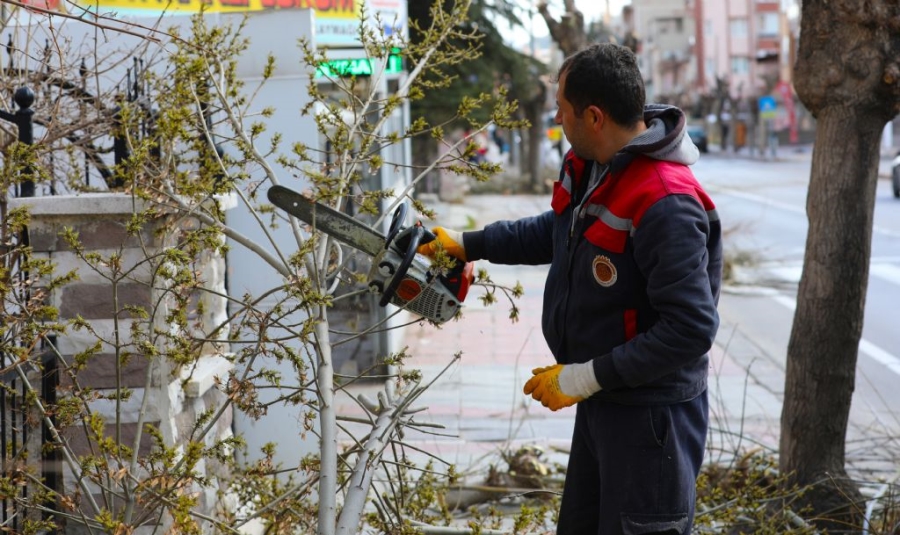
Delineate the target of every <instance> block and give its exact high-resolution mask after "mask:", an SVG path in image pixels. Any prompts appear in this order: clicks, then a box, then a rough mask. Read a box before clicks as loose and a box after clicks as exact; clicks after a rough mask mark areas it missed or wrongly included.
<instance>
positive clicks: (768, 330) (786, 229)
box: [693, 154, 900, 456]
mask: <svg viewBox="0 0 900 535" xmlns="http://www.w3.org/2000/svg"><path fill="white" fill-rule="evenodd" d="M693 169H694V173H695V174H696V176H697V177H698V179H699V180H700V181H701V183H702V184H703V185H704V187H705V188H706V189H707V190H708V191H709V192H710V194H711V195H712V197H713V199H714V201H715V202H716V204H717V207H718V210H719V213H720V216H721V218H722V221H723V224H724V229H725V232H726V240H725V243H726V255H727V256H728V257H729V258H731V259H732V260H734V261H735V262H736V263H737V264H738V269H737V271H736V280H735V284H732V285H731V286H730V287H729V288H728V290H727V291H726V292H725V293H724V294H723V296H722V299H721V302H720V306H719V310H720V314H721V316H722V322H723V328H725V329H733V330H734V331H735V332H739V333H740V334H741V335H742V336H741V338H742V339H744V340H746V341H747V343H750V344H753V345H754V349H755V352H756V353H755V354H756V355H758V356H761V358H762V360H765V361H767V362H766V363H767V364H769V365H771V366H772V367H773V368H777V369H780V370H782V373H783V369H784V363H785V358H786V353H787V343H788V339H789V336H790V329H791V323H792V321H793V310H794V307H795V303H796V297H797V283H798V282H799V279H800V272H801V266H802V260H803V252H804V246H805V242H806V231H807V221H806V212H805V205H806V193H807V186H808V182H809V169H810V161H809V155H808V154H806V155H798V154H788V155H786V157H785V159H783V160H780V161H760V160H750V159H735V158H724V157H718V156H712V157H708V158H704V159H703V160H702V161H701V162H699V163H698V164H696V165H695V166H694V168H693ZM897 303H900V199H895V198H894V197H893V195H892V192H891V190H890V183H889V181H888V180H885V179H881V180H879V184H878V192H877V199H876V207H875V227H874V232H873V248H872V263H871V270H870V274H869V287H868V295H867V299H866V310H865V326H864V329H863V339H862V341H861V343H860V352H859V359H858V367H857V383H856V391H855V393H854V399H853V405H852V408H851V425H850V432H849V436H848V456H852V453H849V452H851V450H852V449H853V448H854V447H858V448H859V449H860V451H863V450H865V451H867V452H869V451H870V449H869V448H870V447H871V445H872V444H873V443H874V442H878V444H879V445H880V447H885V448H888V449H891V450H892V451H897V449H898V447H900V439H898V438H895V437H900V388H898V386H900V307H898V306H897ZM763 380H764V381H768V382H767V384H766V386H767V388H769V389H771V391H772V392H773V393H775V394H777V395H780V394H781V393H782V392H783V389H784V385H783V375H781V376H779V374H770V375H769V376H766V377H763ZM876 437H877V438H876ZM867 455H868V453H867Z"/></svg>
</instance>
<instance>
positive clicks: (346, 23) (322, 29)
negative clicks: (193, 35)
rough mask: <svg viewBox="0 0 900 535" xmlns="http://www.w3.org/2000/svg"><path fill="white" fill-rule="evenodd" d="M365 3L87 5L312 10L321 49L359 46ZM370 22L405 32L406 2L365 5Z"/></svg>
mask: <svg viewBox="0 0 900 535" xmlns="http://www.w3.org/2000/svg"><path fill="white" fill-rule="evenodd" d="M364 2H366V0H94V1H90V0H88V1H86V2H84V3H83V4H84V5H90V6H95V7H97V8H99V9H100V10H101V11H113V10H122V11H138V12H143V13H146V12H148V11H149V12H154V13H158V12H162V11H166V12H173V13H197V12H199V11H200V10H201V9H202V8H204V7H205V9H206V12H207V13H236V12H249V11H267V10H273V9H312V10H313V11H315V14H316V44H317V45H319V46H354V45H359V41H358V33H359V22H360V8H361V7H362V4H363V3H364ZM366 13H367V15H368V16H367V19H368V20H369V22H374V21H375V16H376V14H377V15H378V19H379V20H380V21H381V24H380V25H381V29H382V32H383V33H384V34H385V35H391V34H393V33H395V32H400V33H402V34H405V33H406V3H405V2H404V1H402V0H369V1H368V2H366Z"/></svg>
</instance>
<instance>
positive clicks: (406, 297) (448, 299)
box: [369, 247, 460, 323]
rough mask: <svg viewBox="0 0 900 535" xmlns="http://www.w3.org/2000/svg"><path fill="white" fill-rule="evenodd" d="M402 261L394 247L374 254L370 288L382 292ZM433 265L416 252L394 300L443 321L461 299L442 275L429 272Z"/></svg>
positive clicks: (398, 303) (456, 308)
mask: <svg viewBox="0 0 900 535" xmlns="http://www.w3.org/2000/svg"><path fill="white" fill-rule="evenodd" d="M402 261H403V255H401V254H400V253H399V252H398V251H397V250H395V249H394V247H389V248H388V249H387V250H385V251H383V252H382V253H381V254H379V255H378V256H377V257H375V259H374V261H373V262H372V269H371V270H370V271H369V289H370V290H372V291H373V292H375V293H378V294H381V293H383V292H384V289H385V288H387V287H388V285H389V284H390V283H391V281H392V279H393V277H394V274H395V273H396V272H397V267H398V266H399V265H400V263H401V262H402ZM430 265H431V263H430V261H429V260H428V259H427V258H426V257H424V256H422V255H419V254H417V255H416V256H415V258H414V259H413V261H412V264H411V265H410V266H409V269H408V270H407V272H406V275H405V276H404V277H403V280H402V281H400V284H399V286H397V291H396V292H395V293H394V295H393V296H392V297H391V304H392V305H395V306H398V307H401V308H405V309H406V310H409V311H410V312H413V313H415V314H418V315H420V316H423V317H425V318H426V319H429V320H431V321H433V322H435V323H444V322H446V321H448V320H450V319H451V318H453V317H454V316H456V313H457V311H458V310H459V307H460V303H459V299H457V297H456V295H454V294H453V292H452V291H451V290H450V289H449V288H447V287H446V286H445V285H444V284H443V283H442V282H441V281H440V279H439V277H434V276H433V275H431V274H430V273H429V271H428V269H429V267H430Z"/></svg>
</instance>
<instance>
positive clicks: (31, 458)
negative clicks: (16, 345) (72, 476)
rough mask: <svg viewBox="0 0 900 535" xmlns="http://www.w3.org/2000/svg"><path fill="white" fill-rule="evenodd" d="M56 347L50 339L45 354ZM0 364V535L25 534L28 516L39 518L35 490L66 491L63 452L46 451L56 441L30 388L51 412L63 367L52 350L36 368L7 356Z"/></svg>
mask: <svg viewBox="0 0 900 535" xmlns="http://www.w3.org/2000/svg"><path fill="white" fill-rule="evenodd" d="M52 344H53V341H52V340H50V341H48V345H47V348H45V349H50V348H51V347H50V346H51V345H52ZM0 361H2V365H3V370H4V372H3V373H2V374H0V449H2V452H3V455H2V456H0V477H2V478H4V484H3V485H2V486H0V488H2V491H0V531H2V532H3V533H13V534H16V533H23V532H24V528H25V522H26V519H27V518H29V515H31V517H32V518H33V517H34V516H35V515H38V513H37V512H35V511H34V509H33V507H28V506H27V505H26V504H27V502H28V500H29V499H30V497H31V495H32V494H33V493H34V489H35V488H36V486H37V485H42V486H45V487H46V488H48V489H51V490H52V491H54V492H56V493H57V494H59V493H61V492H62V490H63V489H62V473H61V464H60V455H59V451H58V450H57V449H55V448H47V447H45V445H46V444H48V443H50V442H52V439H51V438H50V428H49V427H48V426H47V425H45V424H44V422H43V419H42V418H41V417H40V414H39V413H38V411H37V407H36V406H35V404H34V397H33V396H32V395H30V393H29V387H31V388H36V389H38V392H37V393H38V395H39V397H40V400H41V403H42V404H43V406H45V407H52V406H53V405H54V404H55V403H56V396H57V388H58V386H59V368H58V365H57V360H56V355H55V353H54V352H53V351H49V350H45V351H44V352H43V353H42V355H41V358H40V360H39V362H40V367H39V368H37V369H35V368H32V367H30V366H28V365H23V364H22V363H20V362H17V361H14V359H13V357H11V356H10V355H7V354H3V355H0ZM35 479H39V480H40V483H38V482H37V481H35ZM45 518H46V516H45ZM50 533H55V531H53V532H50Z"/></svg>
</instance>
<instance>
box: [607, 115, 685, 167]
mask: <svg viewBox="0 0 900 535" xmlns="http://www.w3.org/2000/svg"><path fill="white" fill-rule="evenodd" d="M644 122H645V123H646V124H647V130H645V131H643V132H641V133H640V134H639V135H638V136H636V137H635V138H634V139H632V140H631V142H630V143H629V144H628V145H626V146H625V147H624V148H623V149H622V150H621V151H619V153H618V154H616V156H615V158H613V161H612V167H613V171H615V170H616V168H621V167H624V166H625V165H627V164H628V162H630V161H631V160H632V159H633V158H634V156H636V155H638V154H643V155H645V156H649V157H650V158H653V159H656V160H663V161H667V162H674V163H680V164H684V165H691V164H693V163H695V162H696V161H697V160H698V159H699V158H700V151H699V150H697V147H696V145H694V142H693V141H691V138H690V136H688V135H687V131H686V129H685V126H686V125H687V120H686V118H685V116H684V112H683V111H681V110H680V109H679V108H676V107H675V106H669V105H666V104H648V105H647V106H645V107H644Z"/></svg>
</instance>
